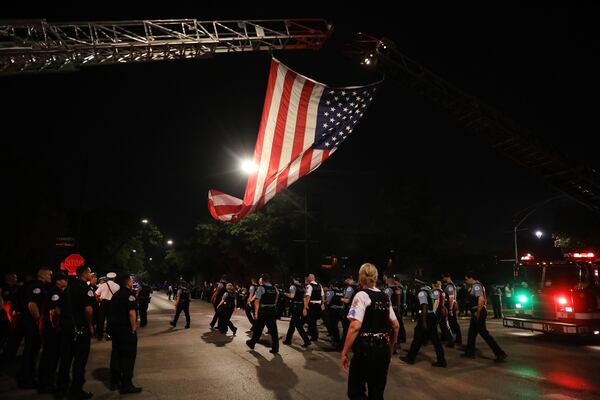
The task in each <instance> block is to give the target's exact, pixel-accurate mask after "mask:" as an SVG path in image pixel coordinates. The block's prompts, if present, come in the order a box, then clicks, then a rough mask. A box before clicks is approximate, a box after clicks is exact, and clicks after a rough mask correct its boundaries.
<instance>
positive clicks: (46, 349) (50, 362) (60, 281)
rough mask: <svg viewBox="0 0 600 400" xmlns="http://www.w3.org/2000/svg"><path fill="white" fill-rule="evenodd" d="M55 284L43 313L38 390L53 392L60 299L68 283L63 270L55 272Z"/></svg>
mask: <svg viewBox="0 0 600 400" xmlns="http://www.w3.org/2000/svg"><path fill="white" fill-rule="evenodd" d="M53 279H54V285H52V286H50V288H49V289H48V291H47V293H46V298H45V301H44V312H43V314H42V356H41V358H40V366H39V374H38V382H39V386H38V392H39V393H52V392H53V391H54V380H55V379H56V368H57V367H58V358H59V352H60V335H59V330H60V307H59V304H60V301H61V298H62V296H63V292H64V290H65V288H66V287H67V284H68V278H67V276H66V275H65V274H63V273H62V272H59V273H58V274H54V276H53Z"/></svg>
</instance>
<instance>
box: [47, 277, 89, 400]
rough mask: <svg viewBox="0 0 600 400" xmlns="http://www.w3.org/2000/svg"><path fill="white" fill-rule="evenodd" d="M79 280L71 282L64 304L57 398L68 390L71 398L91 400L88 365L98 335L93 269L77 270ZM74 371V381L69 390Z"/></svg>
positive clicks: (61, 304)
mask: <svg viewBox="0 0 600 400" xmlns="http://www.w3.org/2000/svg"><path fill="white" fill-rule="evenodd" d="M76 273H77V278H76V279H73V280H71V281H70V282H69V286H68V287H67V289H65V291H64V293H63V297H62V299H61V301H60V304H59V307H60V311H61V313H60V326H61V332H60V365H59V368H58V379H57V383H56V386H57V387H56V390H57V397H62V396H63V395H64V394H65V393H66V392H67V389H68V391H69V398H70V399H89V398H92V396H93V393H91V392H86V391H84V390H83V385H84V383H85V366H86V364H87V360H88V356H89V354H90V340H91V336H92V335H93V334H94V325H93V313H94V308H93V304H94V302H95V301H96V297H95V295H94V292H92V290H91V289H90V288H89V286H88V284H87V282H88V281H89V280H90V276H91V271H90V269H89V267H86V266H83V265H82V266H79V267H77V271H76ZM71 369H72V370H73V380H72V382H71V387H70V388H69V380H70V376H69V375H70V374H71Z"/></svg>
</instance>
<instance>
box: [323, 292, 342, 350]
mask: <svg viewBox="0 0 600 400" xmlns="http://www.w3.org/2000/svg"><path fill="white" fill-rule="evenodd" d="M341 286H342V285H340V284H339V283H337V282H335V283H334V284H333V285H331V292H332V295H331V298H330V299H329V300H328V302H327V307H328V308H329V313H328V314H329V316H328V318H327V320H328V323H329V331H330V332H331V342H332V343H331V344H332V345H333V347H335V348H338V349H340V350H341V346H342V345H343V343H341V339H340V329H339V327H338V325H339V323H340V320H341V319H342V318H343V317H345V315H344V316H342V313H343V312H344V303H342V299H343V298H344V291H343V290H342V288H341Z"/></svg>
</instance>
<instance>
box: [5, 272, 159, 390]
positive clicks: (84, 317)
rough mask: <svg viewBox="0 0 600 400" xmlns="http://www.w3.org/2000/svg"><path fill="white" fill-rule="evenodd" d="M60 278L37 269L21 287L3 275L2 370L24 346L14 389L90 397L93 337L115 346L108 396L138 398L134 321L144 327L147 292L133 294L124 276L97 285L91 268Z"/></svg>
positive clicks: (12, 276)
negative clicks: (88, 381) (87, 375)
mask: <svg viewBox="0 0 600 400" xmlns="http://www.w3.org/2000/svg"><path fill="white" fill-rule="evenodd" d="M65 272H66V271H65ZM65 272H63V271H60V272H57V273H53V271H52V270H51V269H50V268H39V269H38V270H37V273H36V275H35V276H34V277H29V278H31V279H26V281H25V282H23V283H22V284H18V283H17V275H16V274H14V273H9V274H7V275H6V276H5V281H4V285H3V286H2V288H1V296H0V299H1V303H0V306H1V309H0V351H1V360H0V368H1V369H2V370H3V369H4V368H5V366H6V365H7V364H8V363H12V362H14V361H15V360H16V354H17V350H18V348H19V347H20V345H21V343H23V355H22V359H21V363H20V365H19V366H18V372H17V385H18V387H19V388H22V389H37V390H38V392H39V393H52V394H54V395H55V397H56V398H69V399H89V398H91V397H92V396H93V394H92V393H91V392H88V391H85V390H84V384H85V369H86V365H87V361H88V357H89V354H90V342H91V339H92V337H94V336H96V337H97V338H98V339H99V340H102V339H107V340H112V352H111V359H110V389H111V390H119V391H120V392H121V393H122V394H128V393H139V392H140V391H141V388H139V387H136V386H134V385H133V383H132V377H133V369H134V364H135V359H136V354H137V329H138V324H137V319H138V315H139V317H140V322H141V326H144V325H145V324H146V323H147V317H146V312H147V309H148V304H149V303H150V297H151V293H152V290H151V289H150V287H149V286H147V285H145V284H144V285H142V286H141V287H140V288H139V290H137V291H136V290H134V288H133V284H134V282H133V279H132V278H131V276H129V275H126V274H123V275H119V276H117V275H116V274H115V273H112V272H111V273H109V274H107V276H106V277H105V278H103V279H102V281H101V282H100V284H98V279H97V277H96V276H95V275H94V274H92V272H91V270H90V268H88V267H85V266H80V267H78V268H77V270H76V274H75V276H68V275H66V274H65ZM105 326H106V329H105ZM38 358H39V361H38ZM36 366H37V369H36Z"/></svg>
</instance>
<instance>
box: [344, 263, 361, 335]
mask: <svg viewBox="0 0 600 400" xmlns="http://www.w3.org/2000/svg"><path fill="white" fill-rule="evenodd" d="M344 283H345V285H346V288H345V289H344V297H342V303H344V308H343V309H342V313H343V314H344V315H348V312H349V311H350V306H351V305H352V301H353V300H354V296H356V293H358V290H359V286H358V284H357V283H356V282H354V279H353V278H352V275H350V274H348V275H346V276H345V278H344ZM349 327H350V320H349V319H348V318H342V344H343V343H344V342H346V335H347V333H348V328H349Z"/></svg>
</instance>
